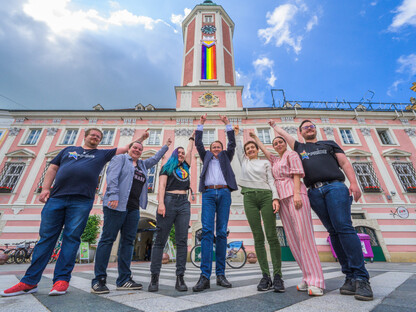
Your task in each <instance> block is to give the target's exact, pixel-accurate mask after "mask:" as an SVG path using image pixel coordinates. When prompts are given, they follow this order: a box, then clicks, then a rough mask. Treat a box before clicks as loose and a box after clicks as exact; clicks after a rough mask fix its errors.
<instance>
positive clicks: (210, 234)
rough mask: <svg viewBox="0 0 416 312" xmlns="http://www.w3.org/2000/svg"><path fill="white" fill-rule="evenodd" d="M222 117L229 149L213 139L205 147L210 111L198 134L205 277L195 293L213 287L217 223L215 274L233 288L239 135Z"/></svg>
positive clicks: (227, 286) (198, 283) (202, 272)
mask: <svg viewBox="0 0 416 312" xmlns="http://www.w3.org/2000/svg"><path fill="white" fill-rule="evenodd" d="M219 117H220V120H221V121H222V122H223V123H224V124H225V127H226V132H227V137H228V144H227V149H226V150H224V148H223V144H222V142H221V141H214V142H212V143H211V145H210V147H209V150H205V147H204V143H203V142H202V136H203V129H204V124H205V122H206V120H207V114H205V115H202V116H201V118H200V122H199V125H198V126H197V130H196V134H195V146H196V149H197V151H198V153H199V156H200V157H201V160H202V162H203V167H202V172H201V176H200V180H199V192H201V193H202V213H201V222H202V241H201V255H202V258H201V276H200V278H199V281H198V282H197V283H196V285H195V286H194V287H193V288H192V290H193V291H194V292H200V291H203V290H205V289H208V288H210V277H211V271H212V251H213V242H214V225H215V229H216V243H215V256H216V259H215V262H216V265H215V273H216V275H217V285H219V286H222V287H226V288H231V287H232V285H231V283H230V282H229V281H228V280H227V279H226V277H225V257H226V251H227V225H228V218H229V215H230V206H231V192H232V191H235V190H237V189H238V187H237V182H236V180H235V176H234V172H233V169H232V168H231V161H232V159H233V157H234V152H235V135H234V131H233V128H232V126H231V124H230V122H229V121H228V118H227V116H222V115H219ZM215 215H216V218H215Z"/></svg>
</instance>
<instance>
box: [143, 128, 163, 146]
mask: <svg viewBox="0 0 416 312" xmlns="http://www.w3.org/2000/svg"><path fill="white" fill-rule="evenodd" d="M162 139H163V138H162V129H150V130H149V138H148V139H147V140H146V141H145V142H146V145H152V146H161V145H162V142H163V141H162Z"/></svg>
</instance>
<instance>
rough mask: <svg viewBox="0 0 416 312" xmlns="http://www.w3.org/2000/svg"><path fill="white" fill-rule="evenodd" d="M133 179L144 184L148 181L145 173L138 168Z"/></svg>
mask: <svg viewBox="0 0 416 312" xmlns="http://www.w3.org/2000/svg"><path fill="white" fill-rule="evenodd" d="M133 179H135V180H137V181H138V182H142V183H144V182H145V181H146V176H145V175H144V173H143V171H141V170H140V169H138V168H137V167H136V169H135V170H134V176H133Z"/></svg>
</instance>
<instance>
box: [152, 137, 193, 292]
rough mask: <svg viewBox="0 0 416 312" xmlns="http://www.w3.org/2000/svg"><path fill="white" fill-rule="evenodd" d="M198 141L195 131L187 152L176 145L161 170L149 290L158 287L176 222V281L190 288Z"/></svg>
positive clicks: (181, 288) (185, 287)
mask: <svg viewBox="0 0 416 312" xmlns="http://www.w3.org/2000/svg"><path fill="white" fill-rule="evenodd" d="M194 145H195V132H194V133H193V134H192V136H190V137H189V143H188V147H187V150H186V153H185V149H184V148H183V147H177V148H176V149H175V150H174V151H173V152H172V155H171V156H170V157H169V159H168V161H167V162H166V163H165V164H164V165H163V167H162V169H161V170H160V174H159V194H158V196H159V205H158V208H157V215H156V240H155V243H154V245H153V248H152V256H151V261H152V263H151V264H150V272H151V274H152V275H151V279H150V284H149V288H148V290H149V291H150V292H155V291H158V290H159V274H160V269H161V267H162V256H163V249H164V248H165V245H166V242H167V240H168V239H169V234H170V231H171V229H172V226H173V225H175V241H176V250H177V252H176V285H175V289H176V290H178V291H187V290H188V287H187V286H186V283H185V280H184V274H185V269H186V257H187V254H188V228H189V220H190V218H191V203H190V202H189V200H188V197H189V195H188V191H189V189H190V176H189V169H190V167H191V162H192V150H193V148H194Z"/></svg>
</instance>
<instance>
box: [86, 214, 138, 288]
mask: <svg viewBox="0 0 416 312" xmlns="http://www.w3.org/2000/svg"><path fill="white" fill-rule="evenodd" d="M103 211H104V225H103V231H102V233H101V238H100V242H99V243H98V246H97V251H96V253H95V266H94V273H95V278H94V279H93V280H92V284H94V283H95V282H96V281H98V280H99V279H102V278H107V272H106V271H107V266H108V261H109V259H110V254H111V249H112V247H113V243H114V241H115V240H116V238H117V234H118V232H119V231H120V244H119V248H118V258H117V262H118V278H117V280H116V284H117V286H122V285H123V284H124V283H125V282H127V281H128V280H129V279H130V277H131V271H130V264H131V258H132V257H133V244H134V240H135V239H136V235H137V227H138V225H139V220H140V211H139V210H138V209H135V210H130V211H128V210H127V211H117V210H114V209H111V208H108V207H105V206H104V208H103Z"/></svg>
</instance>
